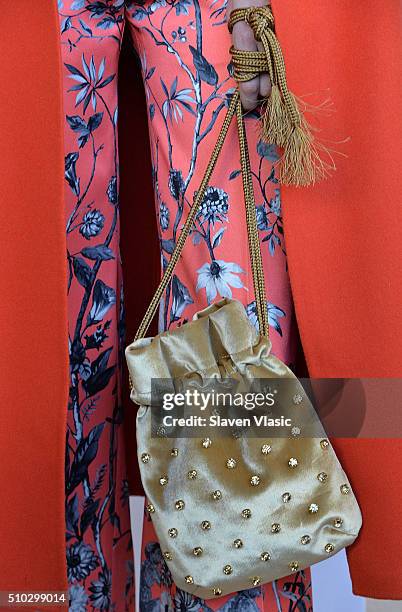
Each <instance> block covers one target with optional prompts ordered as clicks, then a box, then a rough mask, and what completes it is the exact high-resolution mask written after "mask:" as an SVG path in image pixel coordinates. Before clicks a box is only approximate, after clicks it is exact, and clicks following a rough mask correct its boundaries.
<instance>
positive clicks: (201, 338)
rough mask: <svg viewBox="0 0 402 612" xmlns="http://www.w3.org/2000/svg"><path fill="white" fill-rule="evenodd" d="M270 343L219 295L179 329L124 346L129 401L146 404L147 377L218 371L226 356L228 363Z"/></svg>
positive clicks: (237, 308) (179, 376)
mask: <svg viewBox="0 0 402 612" xmlns="http://www.w3.org/2000/svg"><path fill="white" fill-rule="evenodd" d="M270 350H271V342H270V340H269V339H268V338H264V341H263V342H261V339H260V336H259V334H258V332H257V330H256V329H255V327H254V326H253V325H252V323H251V322H250V320H249V319H248V317H247V314H246V311H245V309H244V306H243V305H242V304H241V303H240V302H238V301H237V300H229V299H226V298H225V299H223V300H221V301H219V302H218V303H216V304H213V305H211V306H209V307H208V308H206V309H204V310H203V311H201V312H199V313H198V315H196V318H195V319H194V320H193V321H190V322H189V323H186V324H184V325H183V326H181V327H177V328H175V329H173V330H171V331H169V332H164V333H161V334H159V335H158V336H155V337H154V338H141V339H139V340H136V341H135V342H134V343H133V344H131V345H130V346H128V347H127V349H126V358H127V360H128V362H129V367H130V373H131V378H132V381H133V389H132V392H131V399H132V400H133V401H134V402H136V403H137V404H143V405H144V404H145V405H149V404H151V403H152V401H151V387H152V379H154V380H155V379H166V380H167V379H170V380H175V381H178V380H180V379H183V378H186V377H188V376H190V375H191V374H193V373H199V374H201V375H203V376H206V377H212V376H216V375H220V372H221V369H220V366H221V365H222V364H223V363H227V361H228V359H229V358H230V361H231V362H232V363H233V364H236V363H237V362H240V361H241V362H243V363H244V362H247V360H248V359H251V360H255V359H260V357H259V356H258V355H256V351H259V352H261V351H263V352H264V354H265V355H268V354H269V353H270Z"/></svg>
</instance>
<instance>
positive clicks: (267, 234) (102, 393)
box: [58, 0, 312, 612]
mask: <svg viewBox="0 0 402 612" xmlns="http://www.w3.org/2000/svg"><path fill="white" fill-rule="evenodd" d="M58 6H59V16H60V42H61V53H62V64H63V88H64V110H65V179H66V238H67V266H68V305H69V350H70V397H69V405H68V417H67V430H66V555H67V568H68V582H69V589H70V610H72V611H73V612H80V611H84V610H87V609H95V610H109V609H110V610H115V611H117V612H120V611H123V610H134V594H133V588H134V573H133V570H134V566H133V557H132V546H131V539H130V527H129V511H128V486H127V481H126V474H125V464H124V461H125V459H124V455H125V452H124V448H123V427H124V417H123V411H122V405H121V393H122V368H123V367H125V360H124V348H125V346H126V344H127V342H128V341H129V340H131V339H130V338H129V339H126V338H125V334H124V300H123V284H122V271H121V265H122V264H121V258H120V253H119V229H120V228H119V201H118V183H119V159H118V136H117V128H118V104H117V70H118V59H119V52H120V47H121V42H122V36H123V33H124V29H125V28H127V27H128V28H130V32H131V35H132V40H133V43H134V46H135V48H136V51H137V53H138V56H139V58H140V61H141V67H142V74H143V79H144V85H145V92H146V100H147V107H148V117H149V130H150V143H151V155H152V164H153V177H152V178H153V184H154V192H155V204H156V215H157V219H158V227H159V238H160V245H161V264H162V268H164V267H165V266H166V265H167V262H168V261H169V257H170V255H171V253H172V250H173V248H174V245H175V242H176V240H177V237H178V234H179V232H180V229H181V227H182V225H183V222H184V221H185V218H186V214H187V212H188V210H189V207H190V206H191V203H192V200H193V197H194V193H195V192H196V190H197V188H198V186H199V183H200V180H201V177H202V174H203V171H204V169H205V166H206V164H207V161H208V158H209V155H210V152H211V149H212V146H213V144H214V142H215V139H216V137H217V134H218V132H219V129H220V126H221V123H222V121H223V116H224V113H225V109H226V108H227V105H228V100H229V99H230V96H231V94H232V92H233V88H234V86H235V84H234V81H233V79H232V78H231V74H230V66H229V62H230V56H229V51H228V50H229V47H230V38H229V34H228V32H227V28H226V25H225V3H224V0H210V1H209V0H208V2H207V0H202V1H200V0H155V1H154V2H151V1H149V0H146V1H145V2H132V1H130V0H126V2H124V1H123V0H59V2H58ZM246 127H247V132H248V139H249V146H250V155H251V164H252V169H253V176H254V188H255V195H256V214H257V220H258V227H259V230H260V237H261V243H262V248H263V257H264V267H265V271H266V279H267V291H268V301H267V308H268V313H269V322H270V329H271V337H272V342H273V352H274V353H275V354H276V355H277V356H278V357H280V358H281V359H283V360H284V361H285V362H286V363H288V364H291V363H292V360H293V358H294V349H295V346H294V334H293V329H294V321H293V310H292V301H291V294H290V289H289V281H288V276H287V269H286V254H285V245H284V237H283V228H282V218H281V206H280V191H279V188H278V181H277V178H276V174H275V169H274V167H273V162H274V161H275V159H276V150H275V148H274V147H272V146H269V145H266V144H263V143H262V142H260V141H259V138H258V117H257V114H256V113H248V115H247V118H246ZM138 205H140V202H138ZM243 206H244V205H243V200H242V187H241V176H240V169H239V153H238V144H237V135H236V128H235V125H233V126H232V129H231V131H230V133H229V135H228V140H227V143H226V144H225V148H224V151H223V154H222V158H221V160H220V161H219V162H218V165H217V168H216V171H215V173H214V175H213V179H212V181H211V184H210V186H209V187H208V189H207V191H206V194H205V198H204V201H203V203H202V205H201V207H200V210H199V213H198V215H197V219H196V222H195V224H194V227H193V230H192V232H191V236H190V238H189V241H188V244H187V245H186V247H185V251H184V256H183V257H182V259H181V261H180V262H179V265H178V266H177V269H176V271H175V275H174V278H173V281H172V283H171V285H170V287H169V288H168V290H167V292H166V295H165V298H164V300H163V303H162V305H161V309H160V320H159V327H160V329H161V330H162V329H169V328H172V327H174V326H176V325H182V324H183V323H185V322H186V321H187V320H189V319H191V317H192V315H193V314H194V312H196V311H197V310H199V309H201V308H203V307H205V306H206V305H207V304H208V303H211V302H212V301H213V300H215V299H218V298H220V297H234V298H237V299H239V300H240V301H241V302H242V303H243V304H244V306H245V308H246V311H247V313H248V315H249V317H250V320H251V321H252V322H253V323H254V324H257V321H256V314H255V303H254V298H253V288H252V277H251V271H250V263H249V258H248V246H247V236H246V228H245V222H244V211H243ZM133 408H134V407H133ZM131 456H132V460H133V461H136V460H137V459H136V452H135V441H134V440H133V446H132V449H131ZM139 595H140V609H141V611H144V612H151V611H152V612H154V611H159V610H161V611H162V610H164V611H168V610H169V611H170V610H172V611H173V610H175V611H176V610H183V611H184V610H194V611H196V610H199V611H202V610H205V611H206V610H222V611H225V612H228V611H229V610H230V611H234V610H239V611H240V610H241V611H243V610H244V611H247V610H270V611H271V610H272V611H279V610H283V611H284V610H312V603H311V588H310V574H309V572H308V571H306V572H297V573H296V574H294V575H292V576H291V577H289V578H286V579H283V580H280V581H277V582H276V583H273V584H272V585H265V586H264V587H261V588H253V589H250V590H247V591H243V592H241V593H236V594H233V595H231V596H227V597H225V598H219V599H216V600H213V601H212V600H211V601H201V600H199V599H197V598H195V597H192V596H191V595H189V594H187V593H185V592H183V591H180V589H177V588H176V587H175V585H174V584H173V583H172V578H171V575H170V573H169V569H168V567H167V565H166V564H165V562H164V560H163V557H162V554H161V551H160V547H159V544H158V543H157V540H156V537H155V534H154V531H153V529H152V523H151V521H150V518H149V516H148V515H147V514H146V515H145V517H144V537H143V556H142V572H141V585H140V594H139Z"/></svg>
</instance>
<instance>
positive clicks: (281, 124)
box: [261, 83, 292, 147]
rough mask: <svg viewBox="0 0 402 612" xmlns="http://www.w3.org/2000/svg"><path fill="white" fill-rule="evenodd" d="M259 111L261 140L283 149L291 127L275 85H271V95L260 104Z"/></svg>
mask: <svg viewBox="0 0 402 612" xmlns="http://www.w3.org/2000/svg"><path fill="white" fill-rule="evenodd" d="M261 111H262V112H261V139H262V140H264V141H265V142H269V143H274V144H276V145H278V146H279V147H284V146H285V144H286V141H287V139H288V137H289V133H290V131H291V129H292V126H291V124H290V121H289V116H288V114H287V112H286V108H285V106H284V104H283V100H282V96H281V92H280V90H279V87H278V85H277V84H276V83H272V88H271V93H270V95H269V97H268V98H267V99H266V100H264V102H263V103H262V106H261Z"/></svg>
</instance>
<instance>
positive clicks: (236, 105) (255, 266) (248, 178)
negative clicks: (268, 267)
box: [129, 89, 269, 389]
mask: <svg viewBox="0 0 402 612" xmlns="http://www.w3.org/2000/svg"><path fill="white" fill-rule="evenodd" d="M235 113H236V116H237V128H238V135H239V146H240V165H241V173H242V180H243V193H244V202H245V209H246V226H247V236H248V243H249V248H250V260H251V271H252V276H253V285H254V294H255V304H256V312H257V319H258V324H259V331H260V334H261V335H262V336H266V337H268V335H269V326H268V313H267V305H266V290H265V281H264V270H263V264H262V255H261V247H260V240H259V235H258V227H257V218H256V211H255V201H254V191H253V183H252V174H251V168H250V158H249V153H248V146H247V139H246V134H245V129H244V120H243V114H242V108H241V102H240V95H239V90H238V89H237V90H236V91H235V93H234V94H233V96H232V99H231V101H230V104H229V107H228V110H227V113H226V116H225V119H224V121H223V124H222V127H221V130H220V133H219V136H218V139H217V141H216V144H215V147H214V149H213V152H212V155H211V158H210V160H209V163H208V166H207V169H206V171H205V174H204V177H203V179H202V181H201V185H200V188H199V190H198V191H197V193H196V196H195V198H194V203H193V205H192V206H191V208H190V212H189V214H188V216H187V219H186V222H185V223H184V225H183V228H182V230H181V232H180V235H179V238H178V240H177V243H176V246H175V248H174V250H173V253H172V255H171V258H170V261H169V263H168V265H167V267H166V270H165V272H164V274H163V276H162V279H161V281H160V283H159V286H158V288H157V289H156V291H155V294H154V296H153V298H152V300H151V302H150V304H149V306H148V308H147V311H146V313H145V315H144V318H143V319H142V321H141V323H140V326H139V328H138V330H137V333H136V335H135V338H134V340H138V339H140V338H144V336H145V334H146V333H147V331H148V328H149V325H150V323H151V321H152V319H153V317H154V316H155V313H156V310H157V308H158V306H159V302H160V300H161V298H162V296H163V293H164V292H165V290H166V288H167V286H168V284H169V282H170V281H171V279H172V276H173V271H174V269H175V266H176V265H177V262H178V261H179V258H180V256H181V253H182V251H183V247H184V243H185V241H186V238H187V236H188V234H189V233H190V230H191V228H192V226H193V224H194V220H195V217H196V215H197V212H198V210H199V207H200V204H201V202H202V200H203V198H204V196H205V191H206V188H207V187H208V184H209V181H210V178H211V175H212V172H213V170H214V168H215V165H216V162H217V159H218V157H219V154H220V152H221V150H222V147H223V144H224V142H225V139H226V135H227V133H228V131H229V126H230V123H231V121H232V118H233V116H234V114H235ZM129 385H130V389H132V388H133V383H132V380H131V377H129Z"/></svg>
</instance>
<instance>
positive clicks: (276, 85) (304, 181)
mask: <svg viewBox="0 0 402 612" xmlns="http://www.w3.org/2000/svg"><path fill="white" fill-rule="evenodd" d="M239 21H245V22H247V23H248V24H249V26H250V27H251V29H252V30H253V33H254V38H255V39H256V40H257V41H259V42H261V44H262V46H263V49H264V50H263V51H242V50H240V49H236V48H235V47H234V46H232V47H231V49H230V54H231V56H232V64H233V76H234V78H235V79H236V80H237V81H238V82H240V83H241V82H245V81H249V80H251V79H253V78H256V77H257V76H258V75H259V74H260V73H261V72H267V73H268V75H269V77H270V80H271V87H272V89H271V93H270V95H269V97H268V98H267V99H266V100H264V101H263V102H262V112H261V123H262V130H261V138H262V140H264V141H265V142H268V143H273V144H276V145H278V146H279V147H281V148H282V149H283V154H282V156H281V157H280V159H279V161H278V166H279V180H280V182H281V183H282V184H284V185H298V186H301V185H310V184H313V183H315V182H316V181H317V180H321V179H323V178H326V177H327V176H329V175H330V173H331V171H332V170H335V165H334V161H333V158H332V156H331V151H330V149H329V148H327V147H326V146H325V145H324V144H323V143H322V142H320V141H319V140H318V139H317V137H316V134H315V133H314V132H315V131H316V130H315V129H314V128H313V127H312V126H311V125H310V124H309V123H308V122H307V120H306V118H305V116H304V114H303V112H302V106H304V107H305V109H306V108H307V104H304V103H303V102H301V100H299V99H298V98H296V96H295V95H294V94H293V93H292V92H291V91H289V89H288V85H287V80H286V68H285V61H284V58H283V53H282V49H281V46H280V44H279V41H278V39H277V37H276V34H275V21H274V16H273V14H272V11H271V9H270V7H268V6H264V7H248V8H239V9H235V10H233V11H232V12H231V14H230V17H229V21H228V27H229V31H230V32H232V30H233V27H234V25H235V24H236V23H238V22H239ZM322 107H323V106H322V105H321V106H320V107H318V108H322ZM310 110H315V109H313V107H310ZM322 155H324V159H323V158H322V157H321V156H322Z"/></svg>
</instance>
